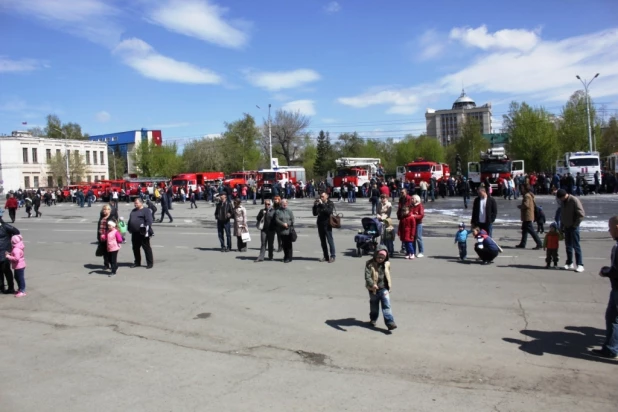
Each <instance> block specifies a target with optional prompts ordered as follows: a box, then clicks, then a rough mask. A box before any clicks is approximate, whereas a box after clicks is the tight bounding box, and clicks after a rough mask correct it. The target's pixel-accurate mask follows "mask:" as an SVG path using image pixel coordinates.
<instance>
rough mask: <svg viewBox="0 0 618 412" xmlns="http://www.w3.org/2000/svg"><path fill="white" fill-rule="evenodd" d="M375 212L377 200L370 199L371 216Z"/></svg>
mask: <svg viewBox="0 0 618 412" xmlns="http://www.w3.org/2000/svg"><path fill="white" fill-rule="evenodd" d="M377 210H378V199H376V200H373V198H372V199H371V214H372V215H375V214H376V212H377Z"/></svg>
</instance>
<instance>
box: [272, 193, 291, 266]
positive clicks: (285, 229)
mask: <svg viewBox="0 0 618 412" xmlns="http://www.w3.org/2000/svg"><path fill="white" fill-rule="evenodd" d="M275 221H276V223H277V232H278V233H279V236H280V237H281V244H282V246H283V263H290V262H291V261H292V239H291V238H290V228H291V227H292V226H294V213H292V211H291V210H290V209H288V201H287V199H282V200H281V207H280V208H279V209H277V212H276V214H275Z"/></svg>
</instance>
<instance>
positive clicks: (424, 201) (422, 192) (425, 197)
mask: <svg viewBox="0 0 618 412" xmlns="http://www.w3.org/2000/svg"><path fill="white" fill-rule="evenodd" d="M421 199H423V203H427V190H421Z"/></svg>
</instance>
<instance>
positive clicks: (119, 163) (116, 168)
mask: <svg viewBox="0 0 618 412" xmlns="http://www.w3.org/2000/svg"><path fill="white" fill-rule="evenodd" d="M107 171H108V174H107V175H108V176H109V177H110V179H122V176H123V175H124V174H125V173H128V171H129V170H128V167H127V160H126V159H125V158H124V156H121V155H120V152H119V151H113V152H111V153H110V154H109V155H108V162H107Z"/></svg>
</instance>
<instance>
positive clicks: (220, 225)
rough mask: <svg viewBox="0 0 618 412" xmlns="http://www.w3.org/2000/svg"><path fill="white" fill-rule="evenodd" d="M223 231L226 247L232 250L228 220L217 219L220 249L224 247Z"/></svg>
mask: <svg viewBox="0 0 618 412" xmlns="http://www.w3.org/2000/svg"><path fill="white" fill-rule="evenodd" d="M223 231H225V237H226V239H227V249H229V250H232V232H231V230H230V222H229V221H228V222H223V221H221V220H217V233H218V234H219V242H221V249H225V243H224V239H223Z"/></svg>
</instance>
